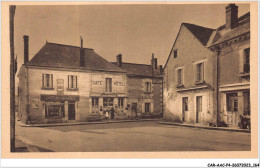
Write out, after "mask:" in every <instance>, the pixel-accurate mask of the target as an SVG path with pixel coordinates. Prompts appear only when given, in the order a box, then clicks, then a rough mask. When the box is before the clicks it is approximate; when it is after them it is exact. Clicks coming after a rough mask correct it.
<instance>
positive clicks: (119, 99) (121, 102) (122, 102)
mask: <svg viewBox="0 0 260 168" xmlns="http://www.w3.org/2000/svg"><path fill="white" fill-rule="evenodd" d="M117 106H118V108H124V98H123V97H119V98H118V104H117Z"/></svg>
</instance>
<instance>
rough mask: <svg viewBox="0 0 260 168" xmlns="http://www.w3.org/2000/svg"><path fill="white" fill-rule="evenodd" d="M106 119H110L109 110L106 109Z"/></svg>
mask: <svg viewBox="0 0 260 168" xmlns="http://www.w3.org/2000/svg"><path fill="white" fill-rule="evenodd" d="M106 120H108V110H106Z"/></svg>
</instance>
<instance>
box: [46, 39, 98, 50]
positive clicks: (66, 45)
mask: <svg viewBox="0 0 260 168" xmlns="http://www.w3.org/2000/svg"><path fill="white" fill-rule="evenodd" d="M46 44H53V45H59V46H65V47H75V48H81V47H79V46H73V45H69V44H60V43H53V42H48V41H46ZM83 48H84V47H83ZM84 49H87V50H94V49H93V48H84Z"/></svg>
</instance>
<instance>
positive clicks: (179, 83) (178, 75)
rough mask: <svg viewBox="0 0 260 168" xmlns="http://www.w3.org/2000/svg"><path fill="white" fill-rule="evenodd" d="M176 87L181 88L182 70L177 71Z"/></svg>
mask: <svg viewBox="0 0 260 168" xmlns="http://www.w3.org/2000/svg"><path fill="white" fill-rule="evenodd" d="M177 86H183V69H178V70H177Z"/></svg>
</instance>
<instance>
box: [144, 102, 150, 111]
mask: <svg viewBox="0 0 260 168" xmlns="http://www.w3.org/2000/svg"><path fill="white" fill-rule="evenodd" d="M150 106H151V105H150V103H145V112H146V113H149V112H151V107H150Z"/></svg>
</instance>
